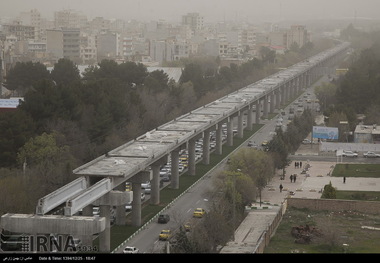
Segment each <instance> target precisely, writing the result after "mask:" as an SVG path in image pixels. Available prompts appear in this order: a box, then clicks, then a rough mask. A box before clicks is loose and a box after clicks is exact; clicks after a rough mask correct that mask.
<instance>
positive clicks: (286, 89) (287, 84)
mask: <svg viewBox="0 0 380 263" xmlns="http://www.w3.org/2000/svg"><path fill="white" fill-rule="evenodd" d="M289 86H290V83H289V82H288V83H286V84H285V87H284V104H286V103H287V102H288V101H289Z"/></svg>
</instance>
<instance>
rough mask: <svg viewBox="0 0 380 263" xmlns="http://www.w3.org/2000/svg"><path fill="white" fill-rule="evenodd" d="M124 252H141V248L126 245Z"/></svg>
mask: <svg viewBox="0 0 380 263" xmlns="http://www.w3.org/2000/svg"><path fill="white" fill-rule="evenodd" d="M123 253H124V254H136V253H139V249H138V248H135V247H125V248H124V249H123Z"/></svg>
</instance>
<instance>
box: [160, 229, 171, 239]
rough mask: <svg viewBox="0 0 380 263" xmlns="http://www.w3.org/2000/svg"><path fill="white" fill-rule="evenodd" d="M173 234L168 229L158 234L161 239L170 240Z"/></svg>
mask: <svg viewBox="0 0 380 263" xmlns="http://www.w3.org/2000/svg"><path fill="white" fill-rule="evenodd" d="M170 236H171V232H170V230H168V229H164V230H162V231H161V233H160V235H159V236H158V239H159V240H168V239H169V238H170Z"/></svg>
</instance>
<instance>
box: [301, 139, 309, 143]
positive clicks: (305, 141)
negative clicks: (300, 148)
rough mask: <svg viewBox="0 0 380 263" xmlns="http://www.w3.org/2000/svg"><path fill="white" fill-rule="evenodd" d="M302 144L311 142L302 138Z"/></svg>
mask: <svg viewBox="0 0 380 263" xmlns="http://www.w3.org/2000/svg"><path fill="white" fill-rule="evenodd" d="M302 144H311V141H310V140H309V139H304V140H303V141H302Z"/></svg>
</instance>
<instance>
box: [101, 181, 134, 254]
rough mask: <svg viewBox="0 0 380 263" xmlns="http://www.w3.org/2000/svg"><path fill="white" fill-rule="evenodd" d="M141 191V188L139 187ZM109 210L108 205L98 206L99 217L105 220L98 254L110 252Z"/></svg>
mask: <svg viewBox="0 0 380 263" xmlns="http://www.w3.org/2000/svg"><path fill="white" fill-rule="evenodd" d="M140 190H141V186H140ZM110 209H111V206H109V205H101V206H100V216H101V217H105V219H106V228H105V229H104V231H102V232H100V233H99V252H104V253H107V252H110V250H111V245H110V244H111V223H110V215H111V213H110Z"/></svg>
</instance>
